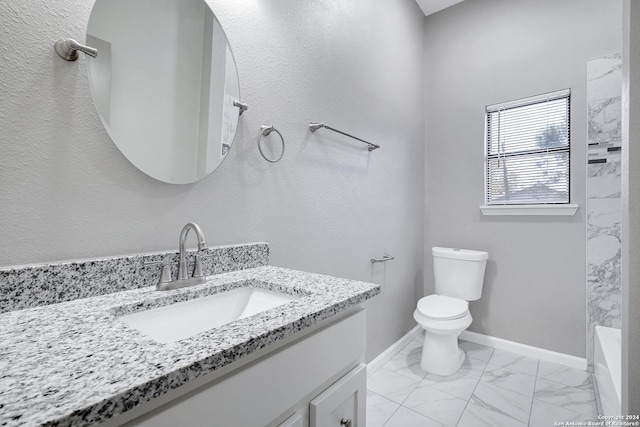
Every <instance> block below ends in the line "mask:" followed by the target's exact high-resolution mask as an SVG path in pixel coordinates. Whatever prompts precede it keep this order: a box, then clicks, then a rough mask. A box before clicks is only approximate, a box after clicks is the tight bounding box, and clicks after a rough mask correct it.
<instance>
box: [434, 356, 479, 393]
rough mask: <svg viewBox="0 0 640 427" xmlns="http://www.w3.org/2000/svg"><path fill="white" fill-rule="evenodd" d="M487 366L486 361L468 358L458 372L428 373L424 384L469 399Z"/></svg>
mask: <svg viewBox="0 0 640 427" xmlns="http://www.w3.org/2000/svg"><path fill="white" fill-rule="evenodd" d="M485 366H486V362H483V361H481V360H478V359H470V358H467V359H465V361H464V363H463V364H462V366H461V367H460V369H459V370H458V372H456V373H454V374H451V375H447V376H440V375H435V374H427V376H426V377H424V379H423V380H422V385H428V386H431V387H434V388H437V389H438V390H440V391H444V392H446V393H449V394H452V395H454V396H456V397H459V398H460V399H464V400H469V398H470V397H471V394H472V393H473V390H474V389H475V388H476V386H477V385H478V382H479V381H480V377H481V376H482V372H483V371H484V368H485Z"/></svg>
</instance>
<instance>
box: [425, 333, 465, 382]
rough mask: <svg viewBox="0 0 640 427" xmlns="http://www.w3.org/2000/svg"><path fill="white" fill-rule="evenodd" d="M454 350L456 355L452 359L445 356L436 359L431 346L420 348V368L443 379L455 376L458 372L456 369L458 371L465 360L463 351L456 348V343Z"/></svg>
mask: <svg viewBox="0 0 640 427" xmlns="http://www.w3.org/2000/svg"><path fill="white" fill-rule="evenodd" d="M456 341H457V340H456ZM425 349H426V351H425ZM429 349H431V350H429ZM455 350H456V351H457V355H454V356H453V357H451V356H450V355H447V356H446V357H443V358H437V357H435V356H433V353H432V351H433V346H430V347H427V346H426V345H425V346H424V347H422V360H421V361H420V367H421V368H422V370H424V371H426V372H428V373H430V374H435V375H440V376H443V377H446V376H447V375H451V374H455V373H456V372H458V369H460V367H461V366H462V364H463V363H464V359H465V354H464V351H462V350H460V349H459V348H458V345H457V342H456V348H455ZM425 353H426V354H425Z"/></svg>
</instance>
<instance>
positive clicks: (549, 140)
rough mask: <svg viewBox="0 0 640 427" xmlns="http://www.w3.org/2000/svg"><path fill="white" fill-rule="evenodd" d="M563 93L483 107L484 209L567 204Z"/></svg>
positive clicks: (567, 97) (566, 97) (567, 102)
mask: <svg viewBox="0 0 640 427" xmlns="http://www.w3.org/2000/svg"><path fill="white" fill-rule="evenodd" d="M570 107H571V94H570V92H569V91H568V90H566V91H561V92H554V93H550V94H545V95H541V96H537V97H532V98H527V99H523V100H520V101H514V102H510V103H507V104H500V105H494V106H488V107H487V109H486V113H487V135H486V144H487V151H486V203H487V205H522V204H527V205H530V204H558V203H569V188H570V185H569V176H570V175H569V164H570V158H569V155H570V137H569V135H570V133H571V127H570V120H569V116H570V109H571V108H570Z"/></svg>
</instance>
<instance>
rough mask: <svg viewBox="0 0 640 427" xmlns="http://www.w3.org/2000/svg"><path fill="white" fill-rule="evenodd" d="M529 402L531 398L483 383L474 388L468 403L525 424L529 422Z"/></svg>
mask: <svg viewBox="0 0 640 427" xmlns="http://www.w3.org/2000/svg"><path fill="white" fill-rule="evenodd" d="M531 400H532V398H531V397H527V396H524V395H522V394H519V393H516V392H513V391H509V390H506V389H504V388H500V387H496V386H494V385H491V384H488V383H483V384H479V385H478V387H476V389H475V391H474V392H473V395H472V396H471V400H470V401H469V403H470V404H471V403H473V404H474V405H476V406H479V407H481V408H484V409H487V410H489V411H492V412H496V413H498V414H501V415H502V416H504V417H507V418H510V419H511V420H512V421H519V422H521V423H524V424H526V423H528V422H529V414H530V412H531Z"/></svg>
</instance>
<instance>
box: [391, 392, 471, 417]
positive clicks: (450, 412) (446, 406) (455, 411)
mask: <svg viewBox="0 0 640 427" xmlns="http://www.w3.org/2000/svg"><path fill="white" fill-rule="evenodd" d="M403 406H406V407H407V408H409V409H413V410H414V411H416V412H418V413H420V414H422V415H424V416H426V417H428V418H431V419H432V420H435V421H437V422H439V423H441V424H444V425H445V426H449V427H455V425H456V423H457V422H458V420H459V419H460V415H461V414H462V411H464V408H465V406H467V401H466V400H463V399H460V398H457V397H455V396H453V395H451V394H448V393H445V392H443V391H440V390H438V389H436V388H433V387H430V386H425V385H418V387H416V389H415V390H413V392H412V393H411V394H410V395H409V397H407V400H405V401H404V404H403Z"/></svg>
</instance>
